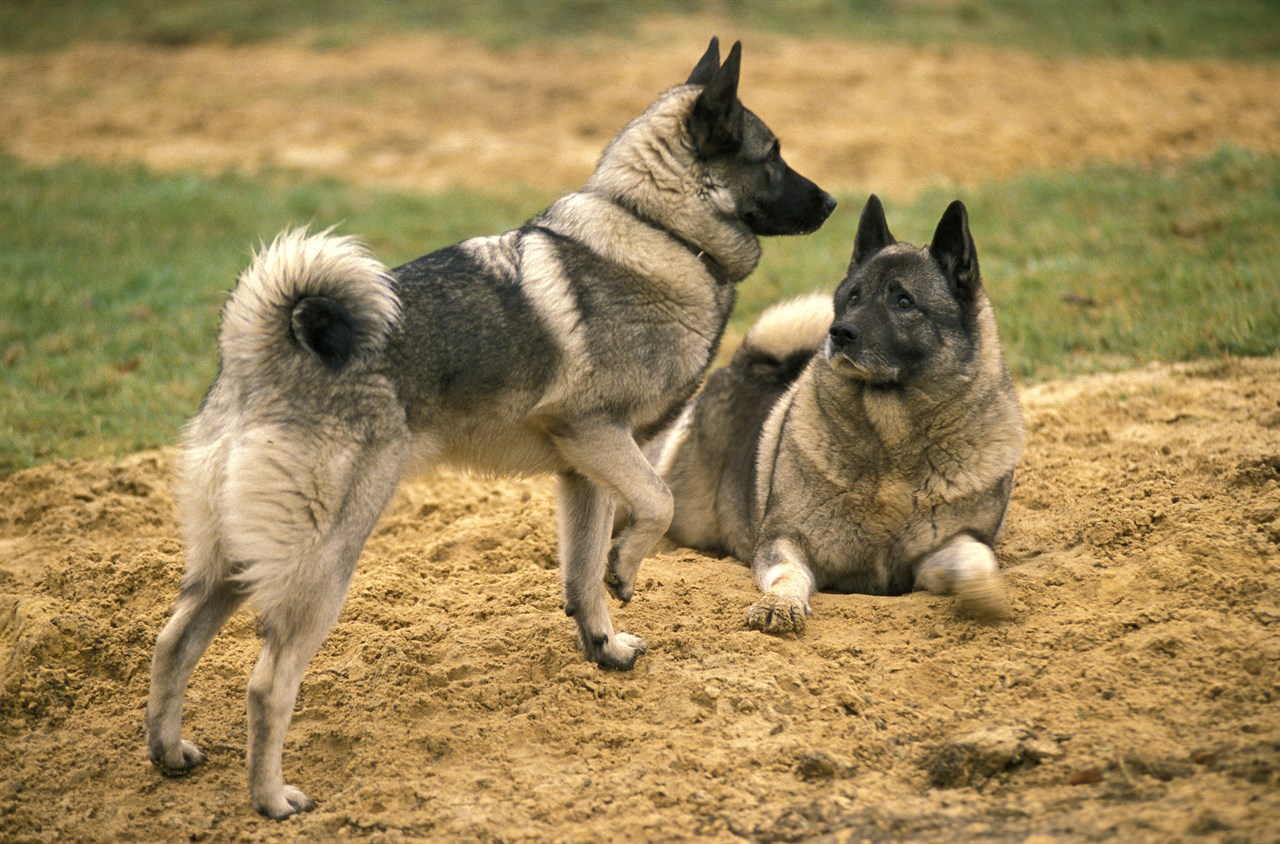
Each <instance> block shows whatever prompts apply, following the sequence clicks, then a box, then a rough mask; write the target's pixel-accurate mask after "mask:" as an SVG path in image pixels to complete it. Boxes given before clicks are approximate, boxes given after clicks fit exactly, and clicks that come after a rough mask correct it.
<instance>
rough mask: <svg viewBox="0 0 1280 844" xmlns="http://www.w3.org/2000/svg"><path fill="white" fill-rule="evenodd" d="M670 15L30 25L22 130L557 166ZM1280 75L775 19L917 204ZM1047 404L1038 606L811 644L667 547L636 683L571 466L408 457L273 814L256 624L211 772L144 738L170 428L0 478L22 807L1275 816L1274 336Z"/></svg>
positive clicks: (293, 735) (205, 815) (160, 153)
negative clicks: (549, 469)
mask: <svg viewBox="0 0 1280 844" xmlns="http://www.w3.org/2000/svg"><path fill="white" fill-rule="evenodd" d="M722 34H723V32H722ZM660 41H662V39H661V38H660V37H659V35H658V34H652V33H651V34H649V35H647V36H646V37H645V38H642V39H641V41H640V42H639V43H638V44H633V45H626V46H622V45H607V44H606V45H601V46H596V47H592V48H589V49H583V50H581V51H580V52H572V51H571V48H568V47H559V48H555V49H553V50H520V51H516V52H513V53H507V54H502V55H500V56H499V55H494V54H490V53H487V52H485V51H482V50H479V49H478V48H475V47H471V46H468V45H465V44H462V43H460V42H455V41H447V40H444V39H438V38H433V37H424V38H421V39H401V40H396V41H393V42H386V43H380V44H377V45H370V46H368V47H362V48H360V49H359V50H356V51H352V52H342V53H318V54H317V53H314V52H309V51H306V50H304V49H302V48H301V47H293V46H288V45H284V46H281V45H264V46H259V47H252V48H246V49H244V50H234V51H232V50H228V49H226V48H220V47H196V48H191V49H181V50H160V49H143V48H124V47H102V46H84V47H78V48H75V49H73V50H70V51H67V52H64V53H57V54H52V55H48V56H38V57H25V58H14V57H3V58H0V88H2V89H3V90H4V92H5V93H4V95H3V96H0V146H2V147H3V149H4V150H6V151H8V152H10V153H12V154H16V155H20V156H22V157H24V158H26V159H29V160H32V161H51V160H55V159H59V158H64V157H80V158H88V159H91V160H97V161H108V162H120V161H134V160H141V161H145V162H148V163H149V164H151V165H153V166H155V167H158V168H166V167H174V168H187V167H199V168H212V169H220V168H224V167H232V166H234V167H247V168H251V169H252V168H257V167H272V168H274V167H281V166H284V167H293V166H297V167H300V168H302V169H304V170H307V171H316V172H330V173H334V174H337V175H341V176H344V177H349V178H353V179H358V180H367V181H369V182H371V183H389V184H399V185H403V186H408V187H419V188H430V187H438V186H440V185H442V184H450V183H457V184H466V185H485V184H500V183H503V182H506V181H509V180H511V179H521V180H525V181H527V182H529V183H531V184H537V185H540V186H545V187H560V186H565V185H572V184H575V183H577V182H580V181H581V179H582V178H583V177H584V176H585V173H586V171H587V170H588V169H589V168H590V165H591V163H592V161H593V160H594V158H595V156H596V154H597V153H598V150H599V148H600V146H601V145H602V144H603V142H604V140H605V139H607V136H608V135H609V134H611V133H612V131H613V130H614V129H616V128H617V127H618V126H619V125H620V124H621V123H622V122H624V121H625V120H626V119H627V118H628V117H630V116H631V115H632V113H633V112H635V111H636V110H637V109H639V108H641V107H643V106H644V105H645V104H646V103H647V102H648V101H649V99H650V98H651V96H652V95H653V93H654V92H656V91H657V90H659V89H660V88H662V87H663V86H664V85H666V84H667V83H668V82H670V81H672V76H673V73H674V75H675V76H677V77H679V76H680V75H681V74H683V73H684V72H687V65H688V64H689V63H690V62H691V60H692V59H693V58H696V55H697V53H698V50H699V48H700V47H701V46H702V44H700V43H695V42H694V41H687V42H686V41H681V42H679V43H677V44H676V48H675V49H673V48H671V46H670V45H669V44H666V45H665V46H662V45H660V44H659V42H660ZM574 49H576V48H574ZM619 56H622V57H623V58H625V59H626V60H625V61H619ZM670 56H675V57H677V59H676V60H672V59H670V58H669V57H670ZM686 57H688V58H686ZM567 67H571V68H572V73H568V74H566V73H565V69H566V68H567ZM960 81H964V82H965V84H963V85H962V84H960ZM1276 82H1277V75H1276V71H1275V69H1274V68H1255V67H1238V66H1231V65H1225V64H1210V63H1203V64H1200V63H1198V64H1161V63H1153V62H1113V61H1075V60H1073V61H1065V62H1056V63H1055V62H1047V61H1044V60H1041V59H1036V58H1029V57H1026V56H1021V55H1017V54H1004V53H998V52H995V51H973V50H967V49H966V50H964V51H950V52H943V51H938V52H912V51H908V50H905V49H901V48H896V47H882V46H878V47H868V46H855V45H844V44H836V43H825V42H819V43H816V44H814V43H800V42H792V41H787V40H784V39H773V38H753V39H751V40H750V41H749V43H748V52H747V62H746V66H745V73H744V94H745V96H746V99H747V102H748V105H751V106H752V107H754V108H755V109H756V110H757V111H758V112H760V113H761V114H762V115H763V116H765V117H766V119H768V120H769V121H770V122H771V123H772V124H773V125H774V126H775V127H777V128H778V129H779V131H780V133H781V134H782V135H783V138H784V141H786V142H787V143H788V144H789V147H788V148H789V149H790V150H791V151H792V152H791V157H792V159H793V160H794V163H796V164H797V166H799V167H802V168H804V167H808V168H809V169H810V170H811V171H813V174H814V175H815V176H819V177H821V178H822V179H830V180H831V181H833V182H835V183H839V184H847V185H857V186H861V187H869V188H872V189H876V190H884V191H885V192H890V191H892V190H893V189H900V190H909V189H912V188H915V187H919V186H920V185H921V184H922V182H920V181H918V180H919V179H921V178H923V177H922V176H920V175H918V174H921V173H927V174H931V175H930V177H931V178H936V179H938V180H942V181H954V182H957V183H965V182H971V181H978V180H982V179H986V178H994V177H998V176H1002V175H1007V174H1009V173H1013V172H1018V171H1020V170H1022V169H1025V168H1028V167H1037V166H1045V165H1048V164H1052V165H1064V166H1066V165H1074V164H1078V163H1082V162H1084V161H1090V160H1117V161H1143V162H1159V161H1164V160H1176V159H1178V158H1180V157H1185V156H1189V155H1196V154H1199V153H1202V152H1205V151H1207V150H1210V149H1212V148H1214V147H1215V146H1217V145H1218V143H1220V142H1222V141H1224V140H1229V141H1231V142H1233V143H1238V144H1241V145H1244V146H1249V147H1251V148H1257V149H1263V150H1271V151H1275V150H1277V149H1280V128H1278V126H1280V122H1278V121H1280V118H1278V114H1280V106H1278V105H1277V102H1276V99H1275V97H1274V96H1271V94H1274V92H1275V85H1276ZM1268 92H1270V93H1268ZM587 105H589V106H590V107H586V106H587ZM285 114H288V115H289V116H288V117H284V116H282V115H285ZM957 145H959V146H962V147H963V148H964V150H965V154H963V155H956V154H955V148H956V146H957ZM975 156H976V157H975ZM909 173H910V174H916V175H908V174H909ZM881 184H884V185H885V187H883V188H882V187H881ZM513 222H515V221H513ZM1022 398H1023V402H1024V408H1025V412H1026V417H1027V420H1028V425H1029V431H1030V439H1029V443H1028V448H1027V452H1026V456H1025V458H1024V460H1023V463H1022V465H1021V467H1020V470H1019V475H1018V481H1017V487H1016V489H1015V492H1014V497H1013V503H1012V505H1011V509H1010V515H1009V520H1008V528H1007V532H1006V534H1005V536H1004V538H1003V541H1002V544H1001V546H1000V548H999V552H1000V557H1001V561H1002V564H1003V565H1004V567H1005V570H1006V577H1007V581H1008V584H1009V587H1010V590H1011V593H1012V601H1013V605H1014V609H1015V615H1014V618H1013V619H1012V620H1010V621H1008V622H1005V623H1002V624H998V625H994V626H984V625H980V624H977V623H974V622H970V621H965V620H961V619H958V618H956V617H955V615H954V613H953V611H952V607H951V605H950V602H949V601H948V600H947V599H942V598H935V597H931V596H928V595H923V594H913V595H909V596H904V597H898V598H875V597H867V596H856V595H854V596H837V595H820V596H817V597H816V598H815V600H814V602H813V606H814V611H815V615H814V617H813V619H812V620H811V623H810V626H809V629H808V631H807V632H806V634H805V635H804V636H803V637H802V638H798V639H783V638H774V637H768V636H764V635H762V634H759V633H755V632H752V631H749V630H746V629H745V628H744V626H743V615H744V611H745V609H746V607H747V606H748V605H749V604H750V603H751V601H752V600H753V599H754V598H753V596H754V594H755V590H754V586H753V584H752V582H751V579H750V576H749V573H748V571H747V569H746V568H745V567H743V566H742V565H740V564H739V563H737V562H735V561H733V560H730V559H716V558H713V557H708V556H703V555H699V554H696V553H693V552H690V551H687V550H683V549H679V548H674V547H669V546H664V547H662V548H660V549H659V550H658V552H657V553H655V555H654V556H652V557H651V558H649V559H648V560H647V561H646V563H645V565H644V567H643V568H642V570H641V575H640V581H639V586H640V588H639V590H638V594H637V596H636V598H635V600H633V601H632V602H631V604H630V605H628V606H626V607H624V608H617V609H616V610H615V618H616V620H617V621H618V622H619V626H620V627H621V628H622V629H626V630H630V631H633V632H636V633H639V634H642V635H644V636H645V637H647V639H648V641H649V643H650V646H651V647H650V652H649V653H648V654H647V655H646V656H644V657H643V658H642V659H641V661H640V662H639V663H638V664H637V667H636V669H635V670H634V671H633V672H631V673H626V674H623V673H613V672H605V671H601V670H599V669H597V668H595V667H593V666H591V665H589V664H587V663H585V662H584V661H583V660H582V658H581V657H580V655H579V654H578V653H577V650H576V645H575V641H574V636H573V631H572V625H571V622H570V621H569V620H568V619H566V618H565V617H564V615H563V614H562V612H561V609H560V595H559V582H558V572H557V571H556V569H555V523H554V515H553V501H552V495H551V489H552V485H551V483H550V482H549V481H548V480H546V479H534V480H523V481H514V480H492V479H476V478H468V477H458V476H452V475H446V476H442V477H439V478H436V479H434V480H430V481H425V482H418V483H414V484H410V485H407V486H406V487H405V488H404V489H403V490H402V491H401V492H400V493H399V494H398V495H397V497H396V499H395V500H394V502H393V504H392V506H391V507H390V508H389V510H388V512H387V514H386V516H385V517H384V519H383V521H382V522H381V524H380V526H379V527H378V529H377V531H376V533H375V535H374V536H373V538H372V539H371V541H370V543H369V546H368V547H367V549H366V552H365V554H364V556H363V558H362V561H361V565H360V568H359V570H358V571H357V573H356V576H355V580H354V582H353V585H352V589H351V595H350V598H349V600H348V603H347V605H346V607H345V610H344V612H343V614H342V618H341V620H340V621H339V623H338V626H337V627H336V629H335V631H334V633H333V635H332V636H331V637H330V638H329V640H328V641H327V642H326V644H325V645H324V647H323V648H322V650H321V652H320V654H319V655H318V656H317V657H316V659H315V661H314V662H313V663H312V665H311V669H310V671H309V673H308V675H307V678H306V680H305V681H304V684H303V688H302V693H301V696H300V699H299V703H298V707H297V713H296V716H295V720H294V726H293V728H292V730H291V732H290V734H289V737H288V741H287V744H286V751H285V754H286V755H285V767H286V775H287V776H288V777H289V778H290V779H291V780H292V781H295V782H297V783H298V784H299V785H301V786H302V787H303V788H305V789H307V790H308V791H309V793H311V795H312V796H314V797H315V798H316V799H317V800H318V803H319V805H318V808H317V809H316V810H315V811H314V812H312V813H309V814H307V815H305V816H302V817H299V818H296V819H293V820H291V821H289V822H287V823H284V824H277V823H274V822H270V821H266V820H264V819H261V818H259V817H257V816H256V815H254V814H253V812H252V809H251V807H250V805H249V800H248V794H247V788H246V775H245V770H244V744H245V716H244V703H243V696H244V687H245V682H246V679H247V677H248V674H249V671H250V668H251V665H252V662H253V659H254V657H255V655H256V650H257V639H256V633H255V629H254V622H253V617H252V614H251V613H248V612H244V613H241V614H240V615H238V616H236V617H235V618H234V619H233V620H232V622H231V623H230V624H229V625H228V627H227V628H226V629H225V631H224V632H223V634H222V635H221V636H220V637H219V638H218V639H217V640H216V641H215V642H214V645H213V647H212V648H211V650H210V652H209V653H208V655H207V656H206V658H205V659H204V661H203V662H202V663H201V664H200V666H199V667H198V668H197V670H196V673H195V675H194V678H193V682H192V688H191V693H190V695H189V698H188V705H187V728H186V732H187V735H188V737H189V738H192V739H193V740H195V741H197V742H198V743H200V744H201V745H202V747H203V748H204V749H205V750H206V751H207V753H208V755H209V761H208V763H207V764H206V765H205V766H203V767H202V768H200V769H198V770H197V772H196V773H194V774H193V775H191V776H189V777H187V778H185V779H179V780H169V779H165V778H163V777H161V776H160V775H159V774H158V773H157V772H156V771H155V770H154V769H152V768H151V766H150V765H149V764H148V763H147V761H146V756H145V751H144V749H143V725H142V716H143V709H144V702H145V697H146V691H147V682H148V663H149V660H150V655H151V648H152V645H153V642H154V637H155V634H156V632H157V631H158V630H159V628H160V626H161V625H162V623H163V622H164V620H165V617H166V614H167V612H168V611H169V609H170V607H171V605H172V601H173V598H174V597H175V594H176V589H177V583H178V579H179V577H180V573H181V568H182V546H181V543H180V541H179V538H178V532H177V528H176V526H175V524H174V521H173V502H172V498H171V493H170V472H171V466H172V460H173V454H172V452H171V451H161V452H151V453H143V454H137V455H133V456H130V457H128V458H125V459H122V460H120V461H115V462H76V463H54V464H50V465H47V466H43V467H39V468H36V469H32V470H29V471H24V472H20V473H17V474H14V475H11V476H9V477H7V478H3V479H0V671H3V674H2V675H0V839H3V840H6V841H80V840H113V841H155V840H169V841H176V840H184V839H185V840H192V841H223V840H249V841H285V840H327V839H333V838H357V839H367V840H378V841H400V840H426V839H430V840H459V841H461V840H466V841H473V840H474V841H546V840H565V841H599V840H620V841H622V840H625V841H642V840H651V841H682V840H693V839H698V840H710V841H733V840H746V841H763V842H772V841H800V840H824V841H849V842H857V841H864V840H872V841H876V840H901V841H919V842H951V841H956V840H994V841H1010V842H1028V844H1050V842H1075V841H1089V840H1117V841H1121V840H1122V841H1151V842H1157V841H1158V842H1163V841H1171V840H1188V841H1205V842H1223V844H1225V842H1266V841H1280V708H1278V707H1280V700H1278V699H1280V591H1278V589H1277V584H1280V358H1270V359H1260V360H1241V361H1219V362H1211V363H1199V364H1191V365H1180V366H1153V367H1151V368H1147V369H1142V370H1138V371H1134V372H1129V373H1122V374H1118V375H1107V376H1097V377H1090V378H1083V379H1076V380H1070V381H1063V382H1055V383H1049V384H1043V385H1039V386H1036V387H1032V388H1028V389H1025V390H1023V391H1022Z"/></svg>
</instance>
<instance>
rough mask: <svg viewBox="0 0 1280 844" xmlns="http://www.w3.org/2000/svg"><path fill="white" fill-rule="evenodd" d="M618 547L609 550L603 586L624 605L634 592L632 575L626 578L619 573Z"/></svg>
mask: <svg viewBox="0 0 1280 844" xmlns="http://www.w3.org/2000/svg"><path fill="white" fill-rule="evenodd" d="M619 568H620V565H619V561H618V549H617V548H616V547H615V548H612V549H610V550H609V563H608V566H607V567H606V568H605V571H604V586H605V588H606V589H608V590H609V594H610V595H612V596H613V597H615V598H617V599H618V600H619V601H621V602H622V603H623V604H624V605H626V604H628V603H630V601H631V599H632V598H633V597H634V596H635V594H636V588H635V577H634V575H633V576H632V577H631V578H630V579H628V578H624V577H623V576H622V574H620V573H619Z"/></svg>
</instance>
